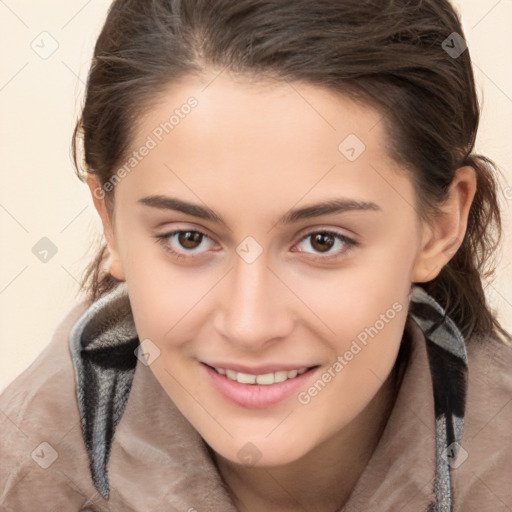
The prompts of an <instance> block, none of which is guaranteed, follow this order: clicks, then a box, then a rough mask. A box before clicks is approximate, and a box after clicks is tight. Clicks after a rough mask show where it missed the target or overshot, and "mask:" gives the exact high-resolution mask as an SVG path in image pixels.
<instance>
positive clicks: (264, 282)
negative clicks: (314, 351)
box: [215, 253, 294, 352]
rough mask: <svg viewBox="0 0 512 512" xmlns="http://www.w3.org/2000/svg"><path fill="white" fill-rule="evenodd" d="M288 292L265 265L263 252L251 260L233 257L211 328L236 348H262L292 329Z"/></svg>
mask: <svg viewBox="0 0 512 512" xmlns="http://www.w3.org/2000/svg"><path fill="white" fill-rule="evenodd" d="M292 295H293V294H292V292H291V291H290V290H289V289H288V288H287V286H286V285H285V284H284V283H283V282H282V280H281V279H280V278H279V277H278V275H276V272H275V271H274V270H273V269H271V268H269V266H268V262H267V259H266V258H265V253H263V254H262V255H260V256H259V257H258V258H257V259H256V261H253V262H252V263H247V262H246V261H244V260H243V259H242V258H239V257H238V256H236V257H235V263H234V268H233V269H232V270H231V271H230V272H229V274H228V276H226V281H225V283H224V286H223V293H222V298H221V304H220V307H219V309H218V311H217V316H216V319H215V328H216V329H217V332H219V333H220V335H221V336H222V337H223V338H224V339H226V341H227V342H229V343H230V344H232V345H233V346H234V347H236V348H238V349H240V350H244V351H253V352H260V351H263V350H264V349H265V348H267V346H269V345H272V344H274V343H276V342H278V341H279V340H282V339H284V338H286V337H287V336H288V335H289V334H290V332H291V331H292V329H293V324H294V315H293V312H292V307H293V297H292Z"/></svg>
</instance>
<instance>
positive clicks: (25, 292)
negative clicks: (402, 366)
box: [0, 0, 512, 391]
mask: <svg viewBox="0 0 512 512" xmlns="http://www.w3.org/2000/svg"><path fill="white" fill-rule="evenodd" d="M109 5H110V0H108V1H107V0H89V1H87V0H68V1H66V2H63V1H60V2H59V1H57V0H47V1H45V2H36V1H34V0H32V1H28V0H19V1H17V2H15V1H14V0H4V1H0V34H1V36H0V38H1V39H0V42H1V45H0V59H1V62H2V66H1V69H0V119H1V121H0V141H1V150H2V153H1V154H2V170H1V186H0V226H1V237H2V243H1V247H2V251H1V253H0V254H1V256H0V258H1V259H0V326H1V331H0V391H1V390H2V389H3V388H4V387H5V386H6V385H7V384H8V383H9V382H10V381H11V380H12V379H13V378H14V377H15V376H16V375H18V374H19V373H20V372H21V371H23V370H24V369H25V368H26V367H27V366H28V365H30V363H31V362H32V361H33V360H34V359H35V358H36V357H37V355H38V354H39V353H40V352H41V350H42V349H43V348H44V347H45V345H46V344H47V343H48V342H49V340H50V337H51V335H52V333H53V331H54V329H55V327H56V325H57V324H58V323H59V321H60V320H61V318H62V317H63V316H64V315H65V313H66V312H67V311H68V310H69V308H70V307H71V305H72V304H73V302H74V301H75V300H76V297H77V294H78V292H79V284H78V281H79V279H80V275H81V272H82V270H83V268H84V267H85V264H86V262H87V260H88V258H90V257H91V255H92V254H93V248H94V247H93V245H94V244H93V242H94V240H95V237H96V236H97V233H99V232H100V224H99V220H98V218H97V216H96V213H95V211H94V209H93V206H92V201H91V199H90V196H89V193H88V189H87V188H86V186H85V185H84V184H82V183H81V182H80V181H79V180H78V178H77V177H76V176H75V174H74V170H73V166H72V163H71V156H70V154H71V153H70V143H71V136H72V130H73V127H74V122H75V120H76V117H77V115H78V112H79V110H80V104H81V101H82V95H83V91H84V86H85V81H86V77H87V71H88V67H89V62H90V58H91V55H92V50H93V46H94V43H95V40H96V37H97V35H98V34H99V31H100V29H101V26H102V23H103V20H104V17H105V15H106V12H107V8H108V6H109ZM454 5H455V6H456V7H458V9H459V11H460V12H461V14H462V20H463V24H464V30H465V35H466V37H467V40H468V42H469V49H470V51H471V54H472V58H473V62H474V65H475V72H476V79H477V85H478V90H479V96H480V98H481V100H482V99H483V115H482V123H481V127H480V132H479V137H478V140H477V148H476V149H477V151H478V152H480V153H483V154H484V155H486V156H489V157H490V158H491V159H493V160H494V161H495V162H496V163H497V164H498V165H499V166H500V168H501V169H502V170H503V172H504V173H505V175H506V177H507V180H508V183H507V184H506V185H505V186H508V187H512V151H511V146H510V134H511V133H512V63H511V59H510V48H512V29H511V28H510V22H511V21H512V0H493V1H492V2H489V0H458V1H455V2H454ZM43 31H47V32H48V33H50V34H51V36H52V37H53V38H54V39H55V40H56V41H57V42H58V44H59V47H58V49H57V50H56V52H55V53H54V54H53V55H51V56H50V57H49V58H47V59H42V58H41V57H39V55H37V54H36V53H35V51H34V50H33V49H32V48H31V43H32V41H33V40H34V39H36V38H38V36H39V34H40V33H41V32H43ZM37 41H40V39H36V42H37ZM49 44H50V40H49V39H47V43H46V45H47V46H46V48H48V47H49ZM506 192H507V194H506V196H507V197H508V199H505V194H503V193H502V194H501V196H502V199H503V207H504V216H505V232H506V235H505V241H504V242H505V243H504V246H503V250H502V253H503V256H502V259H501V264H500V266H499V269H498V274H497V278H496V281H495V283H494V284H493V285H491V286H489V287H488V288H487V291H488V294H489V297H490V299H491V301H492V304H493V305H494V307H495V308H497V310H498V312H499V315H500V319H501V321H502V323H503V324H504V326H505V327H506V328H508V329H509V330H512V265H511V262H512V257H511V256H510V254H511V251H512V240H511V237H510V236H509V235H508V234H509V233H510V232H511V224H512V222H511V208H510V207H511V203H512V188H508V189H506ZM42 237H48V238H49V239H50V240H51V241H52V242H53V243H54V244H55V245H56V246H57V248H58V252H57V253H56V254H55V256H54V257H53V258H51V259H50V260H49V261H48V262H47V263H42V262H40V261H39V260H38V259H37V258H36V257H35V256H34V254H33V253H32V247H33V246H34V244H35V243H36V242H37V241H38V240H40V239H41V238H42Z"/></svg>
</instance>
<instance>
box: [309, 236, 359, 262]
mask: <svg viewBox="0 0 512 512" xmlns="http://www.w3.org/2000/svg"><path fill="white" fill-rule="evenodd" d="M304 244H306V245H307V248H306V247H302V248H299V252H302V253H305V254H311V255H312V256H315V255H316V256H317V258H316V259H318V260H322V261H326V260H329V259H334V258H340V257H341V256H343V255H344V254H346V253H348V252H349V251H350V249H352V248H353V247H355V246H357V245H359V244H358V242H356V241H355V240H352V239H351V238H348V237H347V236H345V235H343V234H342V233H337V232H336V231H328V230H326V231H313V232H310V233H308V234H307V235H305V236H303V237H302V238H301V240H300V243H299V246H300V245H303V246H304Z"/></svg>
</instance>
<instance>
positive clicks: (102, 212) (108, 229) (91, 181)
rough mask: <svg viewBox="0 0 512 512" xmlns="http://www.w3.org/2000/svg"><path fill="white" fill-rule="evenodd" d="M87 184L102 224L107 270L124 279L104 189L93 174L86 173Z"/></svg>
mask: <svg viewBox="0 0 512 512" xmlns="http://www.w3.org/2000/svg"><path fill="white" fill-rule="evenodd" d="M87 185H88V186H89V190H90V191H91V195H92V200H93V202H94V207H95V208H96V211H97V212H98V213H99V216H100V218H101V223H102V224H103V234H104V236H105V239H106V241H107V245H108V252H109V261H108V268H109V272H110V274H111V275H112V276H113V277H115V278H116V279H117V280H119V281H124V280H125V277H124V271H123V266H122V264H121V259H120V257H119V253H118V250H117V245H116V240H115V235H114V226H113V222H112V218H111V216H110V213H109V211H108V208H107V205H106V204H105V191H104V190H103V187H102V186H101V183H100V180H99V179H98V177H97V176H96V175H95V174H88V175H87Z"/></svg>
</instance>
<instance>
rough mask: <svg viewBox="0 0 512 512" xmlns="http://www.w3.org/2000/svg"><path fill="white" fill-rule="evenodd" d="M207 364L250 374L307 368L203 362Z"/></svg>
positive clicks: (303, 366) (307, 366)
mask: <svg viewBox="0 0 512 512" xmlns="http://www.w3.org/2000/svg"><path fill="white" fill-rule="evenodd" d="M203 364H206V365H208V366H212V367H214V368H224V369H225V370H233V371H235V372H241V373H250V374H251V375H263V374H265V373H275V372H281V371H285V372H289V371H291V370H300V369H301V368H309V367H310V366H309V365H302V366H300V365H290V364H288V365H286V364H284V365H283V364H282V363H281V364H279V363H278V364H265V365H261V366H252V367H251V366H244V365H243V364H238V363H233V364H231V363H222V362H213V363H210V362H204V363H203Z"/></svg>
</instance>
